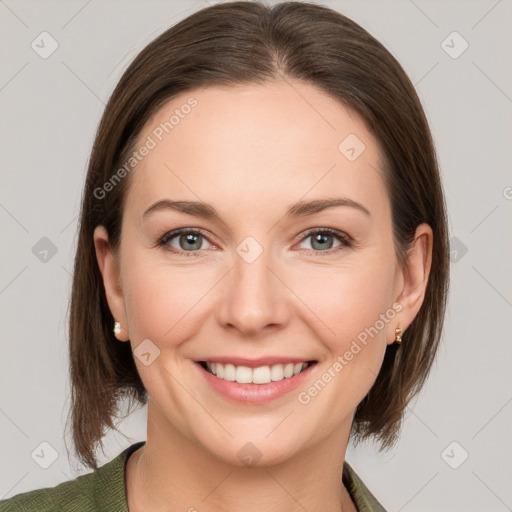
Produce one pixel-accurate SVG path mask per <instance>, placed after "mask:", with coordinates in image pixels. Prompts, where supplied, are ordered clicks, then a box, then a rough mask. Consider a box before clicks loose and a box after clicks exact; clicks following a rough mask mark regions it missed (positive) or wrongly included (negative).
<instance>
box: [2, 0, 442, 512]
mask: <svg viewBox="0 0 512 512" xmlns="http://www.w3.org/2000/svg"><path fill="white" fill-rule="evenodd" d="M448 258H449V253H448V241H447V221H446V213H445V202H444V197H443V191H442V186H441V183H440V178H439V171H438V167H437V162H436V155H435V151H434V148H433V143H432V139H431V135H430V131H429V127H428V124H427V121H426V119H425V115H424V113H423V110H422V107H421V105H420V102H419V100H418V97H417V95H416V93H415V91H414V88H413V86H412V85H411V83H410V81H409V79H408V78H407V76H406V74H405V73H404V71H403V70H402V68H401V67H400V65H399V64H398V63H397V61H396V60H395V59H394V58H393V57H392V56H391V55H390V53H389V52H388V51H387V50H386V49H385V48H384V47H383V46H382V45H381V44H380V43H379V42H377V41H376V40H375V39H374V38H373V37H372V36H370V35H369V34H368V33H367V32H366V31H365V30H363V29H362V28H361V27H359V26H358V25H357V24H355V23H354V22H353V21H351V20H349V19H348V18H346V17H344V16H343V15H341V14H339V13H337V12H335V11H332V10H330V9H328V8H325V7H322V6H319V5H314V4H308V3H302V2H290V3H282V4H277V5H275V6H265V5H263V4H260V3H255V2H232V3H224V4H218V5H215V6H212V7H208V8H206V9H203V10H201V11H199V12H197V13H195V14H193V15H191V16H189V17H188V18H186V19H184V20H183V21H181V22H179V23H178V24H177V25H176V26H174V27H172V28H171V29H169V30H167V31H166V32H164V33H163V34H162V35H161V36H159V37H158V38H157V39H155V40H154V41H153V42H152V43H151V44H149V45H148V46H147V47H146V48H145V49H144V50H143V51H142V52H141V53H140V54H139V55H138V56H137V57H136V58H135V60H134V61H133V63H132V64H131V65H130V66H129V67H128V69H127V70H126V72H125V73H124V75H123V77H122V78H121V80H120V82H119V84H118V85H117V87H116V89H115V91H114V93H113V94H112V97H111V98H110V100H109V103H108V105H107V107H106V109H105V112H104V114H103V117H102V120H101V123H100V126H99V129H98V132H97V135H96V140H95V143H94V147H93V151H92V154H91V158H90V163H89V170H88V175H87V179H86V183H85V189H84V194H83V203H82V210H81V221H80V232H79V240H78V247H77V253H76V259H75V269H74V281H73V290H72V302H71V317H70V357H71V377H72V409H71V418H72V426H73V438H74V443H75V447H76V453H77V456H78V457H79V458H80V459H81V460H82V461H83V462H84V463H85V464H87V465H88V466H89V467H91V468H92V469H94V471H93V472H92V473H89V474H87V475H82V476H80V477H78V478H77V479H75V480H73V481H70V482H64V483H62V484H60V485H59V486H56V487H54V488H50V489H38V490H35V491H31V492H28V493H23V494H19V495H17V496H15V497H13V498H11V499H8V500H4V501H3V502H0V510H73V511H78V510H116V511H117V510H122V511H126V510H129V511H130V512H139V511H144V512H147V511H153V510H172V511H174V510H189V511H193V510H197V511H200V512H203V511H216V510H227V511H229V510H240V509H243V510H246V511H253V510H254V511H257V510H258V511H259V510H269V511H272V510H276V511H277V510H279V511H295V510H311V511H313V510H322V511H335V510H336V511H339V510H343V511H344V512H349V511H356V510H371V511H382V510H384V508H383V506H382V505H381V504H380V503H379V501H378V500H377V498H376V497H375V496H373V495H372V493H371V492H370V491H369V490H368V489H367V487H366V486H365V485H364V483H363V482H362V481H361V479H360V478H359V477H358V476H357V474H356V473H355V472H354V470H353V469H352V468H351V467H350V465H349V464H348V462H346V461H345V452H346V448H347V444H348V442H349V439H350V438H352V439H353V440H354V441H356V442H357V441H360V440H363V439H367V438H370V437H374V438H376V439H377V440H379V441H380V443H381V447H382V449H387V448H389V447H391V446H392V445H393V443H394V442H395V441H396V439H397V435H398V432H399V428H400V423H401V420H402V416H403V412H404V409H405V407H406V405H407V404H408V403H409V401H410V400H411V398H412V397H413V396H415V395H416V394H417V392H418V391H419V390H420V389H421V386H422V385H423V383H424V381H425V379H426V377H427V376H428V373H429V370H430V368H431V365H432V362H433V360H434V358H435V354H436V350H437V347H438V344H439V340H440V336H441V332H442V324H443V318H444V311H445V303H446V296H447V287H448ZM123 396H126V397H130V398H131V399H133V400H136V401H138V402H139V403H141V404H146V403H147V404H148V426H147V427H148V428H147V440H146V441H145V442H139V443H135V444H134V445H132V446H130V447H128V448H127V449H126V450H124V451H123V452H122V453H121V454H120V455H119V456H118V457H116V458H115V459H114V460H113V461H111V462H109V463H108V464H106V465H104V466H102V467H101V468H98V467H97V462H96V457H95V446H96V443H98V442H99V443H101V439H102V437H103V435H104V433H105V431H104V429H105V427H108V428H116V427H115V425H114V423H113V421H112V419H113V417H114V416H115V415H116V409H117V405H118V402H119V399H120V398H122V397H123Z"/></svg>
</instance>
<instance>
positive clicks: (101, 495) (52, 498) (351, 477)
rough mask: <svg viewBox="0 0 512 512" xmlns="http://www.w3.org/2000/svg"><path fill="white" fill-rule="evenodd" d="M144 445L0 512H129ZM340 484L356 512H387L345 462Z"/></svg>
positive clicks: (4, 504) (20, 497)
mask: <svg viewBox="0 0 512 512" xmlns="http://www.w3.org/2000/svg"><path fill="white" fill-rule="evenodd" d="M145 442H146V441H140V442H138V443H135V444H132V445H131V446H129V447H128V448H126V449H125V450H124V451H123V452H121V453H120V454H119V455H118V456H117V457H116V458H115V459H113V460H111V461H110V462H108V463H106V464H104V465H103V466H101V467H100V468H98V469H96V470H95V471H93V472H92V473H87V474H85V475H80V476H79V477H77V478H75V479H74V480H70V481H68V482H62V483H61V484H59V485H57V486H55V487H47V488H44V489H36V490H34V491H28V492H24V493H21V494H17V495H16V496H13V497H12V498H9V499H5V500H1V501H0V512H129V510H128V504H127V502H126V488H125V469H126V461H127V460H128V457H129V456H130V455H131V454H132V453H133V452H134V451H135V450H137V448H140V447H141V446H142V445H143V444H145ZM343 483H344V484H345V487H346V488H347V491H348V492H349V493H350V496H351V497H352V500H353V502H354V503H355V505H356V507H357V510H358V511H359V512H386V511H385V510H384V508H383V507H382V505H380V503H379V502H378V501H377V500H376V499H375V497H374V496H373V495H372V494H371V493H370V491H369V490H368V489H367V488H366V486H365V485H364V483H363V482H362V480H361V479H360V478H359V477H358V476H357V475H356V473H355V472H354V470H353V469H352V468H351V467H350V466H349V464H348V463H347V462H345V464H344V465H343Z"/></svg>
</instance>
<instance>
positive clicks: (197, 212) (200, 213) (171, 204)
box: [142, 197, 371, 220]
mask: <svg viewBox="0 0 512 512" xmlns="http://www.w3.org/2000/svg"><path fill="white" fill-rule="evenodd" d="M337 206H348V207H351V208H355V209H357V210H359V211H361V212H363V213H364V214H365V215H367V216H368V217H371V213H370V212H369V210H368V209H367V208H365V207H364V206H363V205H362V204H360V203H358V202H356V201H353V200H352V199H348V198H346V197H343V198H335V199H316V200H312V201H299V202H298V203H295V204H294V205H292V206H291V207H290V208H288V210H286V213H285V217H287V218H290V217H292V218H294V217H306V216H308V215H313V214H315V213H318V212H321V211H323V210H326V209H327V208H334V207H337ZM169 209H170V210H175V211H178V212H181V213H186V214H188V215H194V216H196V217H202V218H205V219H217V220H222V219H221V217H220V215H219V214H218V212H217V211H216V210H215V208H214V207H213V206H211V205H210V204H207V203H202V202H198V201H171V200H170V199H162V200H160V201H157V202H156V203H154V204H152V205H151V206H150V207H149V208H148V209H147V210H146V211H145V212H144V213H143V215H142V218H145V217H146V216H148V215H149V214H150V213H153V212H157V211H162V210H169Z"/></svg>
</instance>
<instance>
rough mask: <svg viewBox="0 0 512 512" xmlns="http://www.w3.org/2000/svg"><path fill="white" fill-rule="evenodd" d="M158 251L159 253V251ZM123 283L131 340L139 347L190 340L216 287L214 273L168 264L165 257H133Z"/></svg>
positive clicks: (130, 259) (129, 261) (140, 255)
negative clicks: (143, 343) (145, 343)
mask: <svg viewBox="0 0 512 512" xmlns="http://www.w3.org/2000/svg"><path fill="white" fill-rule="evenodd" d="M155 251H156V249H155ZM125 265H126V269H129V271H127V272H126V276H125V277H124V279H123V293H124V296H125V304H126V313H127V317H128V319H129V330H130V337H131V338H132V340H134V341H135V344H137V343H139V342H140V341H142V340H143V339H146V338H149V339H151V340H154V343H155V344H157V345H162V344H163V342H164V340H165V343H166V344H167V345H168V344H173V340H176V342H175V344H178V343H179V342H180V340H182V339H184V338H186V337H187V336H188V334H189V331H190V329H191V328H192V326H193V325H195V327H196V328H197V315H198V314H199V313H200V311H201V309H202V306H201V304H202V303H203V301H205V300H208V292H209V290H210V289H211V288H212V286H213V285H214V283H215V279H214V276H212V272H211V270H208V269H204V268H203V269H201V268H200V267H199V266H193V265H190V266H187V265H176V264H169V263H166V262H165V256H164V257H161V256H159V257H158V258H155V255H154V254H152V255H149V254H147V253H146V254H145V253H139V254H136V253H132V254H131V255H130V256H128V257H127V258H126V260H125Z"/></svg>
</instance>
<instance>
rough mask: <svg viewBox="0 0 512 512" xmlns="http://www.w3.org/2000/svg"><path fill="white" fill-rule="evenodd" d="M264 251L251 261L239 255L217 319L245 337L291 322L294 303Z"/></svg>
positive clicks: (275, 328) (228, 279)
mask: <svg viewBox="0 0 512 512" xmlns="http://www.w3.org/2000/svg"><path fill="white" fill-rule="evenodd" d="M270 259H271V258H270V255H269V254H268V253H267V252H265V251H264V252H263V253H262V254H261V255H260V256H259V257H258V258H257V259H256V260H255V261H253V262H251V263H248V262H247V261H245V260H244V259H243V258H242V257H239V256H238V255H236V256H235V263H234V268H233V269H232V271H231V272H229V274H228V275H227V276H226V279H225V281H226V282H225V284H224V286H223V290H224V293H223V294H222V297H221V299H220V301H219V303H218V304H219V308H218V313H217V319H218V321H219V323H220V325H222V327H223V328H224V329H230V330H233V331H238V334H240V335H243V336H245V337H247V336H251V337H257V336H258V335H259V334H263V333H265V334H268V333H269V332H271V331H272V330H274V331H277V330H280V329H283V328H284V327H285V326H286V325H287V324H288V322H289V318H290V305H289V304H288V302H287V292H286V290H287V288H286V286H285V284H284V283H283V280H282V277H279V276H278V272H276V271H275V270H274V269H273V268H271V266H275V265H272V262H271V261H270Z"/></svg>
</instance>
